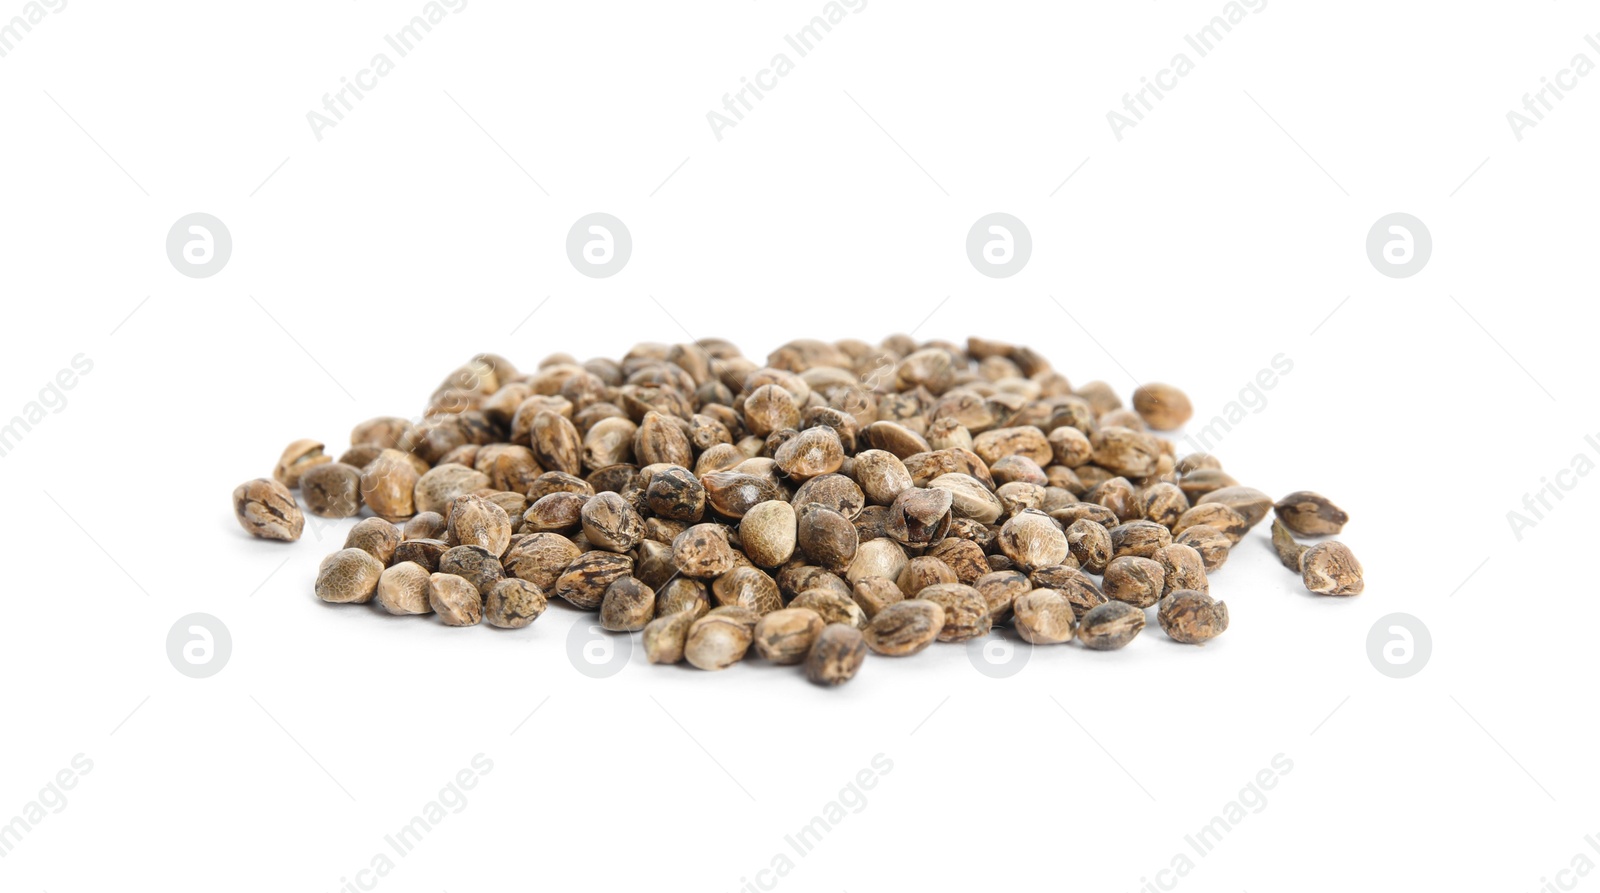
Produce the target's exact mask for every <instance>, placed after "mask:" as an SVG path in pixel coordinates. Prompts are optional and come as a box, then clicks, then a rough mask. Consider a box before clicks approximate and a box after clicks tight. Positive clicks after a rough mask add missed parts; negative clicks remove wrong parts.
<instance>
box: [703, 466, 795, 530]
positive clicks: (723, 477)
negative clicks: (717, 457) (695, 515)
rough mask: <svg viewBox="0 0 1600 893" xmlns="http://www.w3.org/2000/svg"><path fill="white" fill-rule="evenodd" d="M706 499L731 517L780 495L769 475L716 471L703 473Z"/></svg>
mask: <svg viewBox="0 0 1600 893" xmlns="http://www.w3.org/2000/svg"><path fill="white" fill-rule="evenodd" d="M700 484H701V486H703V487H705V488H706V501H707V502H708V503H710V505H711V507H712V508H713V509H715V510H717V511H718V512H719V513H721V514H723V515H725V516H727V517H729V518H742V517H744V513H745V512H748V511H750V509H752V508H754V507H755V506H756V505H757V504H759V503H762V502H766V501H767V500H769V499H776V498H777V497H778V485H777V483H776V482H774V481H772V480H771V479H769V478H765V477H761V476H759V475H754V474H746V473H744V472H738V471H714V472H711V473H710V474H703V475H701V476H700Z"/></svg>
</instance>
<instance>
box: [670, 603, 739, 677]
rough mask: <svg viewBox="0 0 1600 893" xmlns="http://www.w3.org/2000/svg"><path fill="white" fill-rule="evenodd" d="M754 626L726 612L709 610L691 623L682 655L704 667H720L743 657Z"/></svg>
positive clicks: (719, 668) (730, 664) (690, 661)
mask: <svg viewBox="0 0 1600 893" xmlns="http://www.w3.org/2000/svg"><path fill="white" fill-rule="evenodd" d="M753 639H754V633H753V626H752V625H747V624H745V623H744V622H742V621H740V620H739V619H737V618H734V617H730V616H728V615H725V614H714V613H713V614H707V615H706V616H704V617H701V618H700V619H698V620H696V621H695V622H694V623H693V624H691V625H690V626H689V633H688V636H687V637H686V639H685V640H684V645H683V656H684V657H685V658H686V659H688V661H689V663H691V664H693V665H694V666H696V667H698V668H700V669H702V670H721V669H725V668H727V667H730V666H732V665H733V664H736V663H738V662H739V661H741V660H743V659H744V655H745V652H746V651H749V650H750V643H751V641H752V640H753Z"/></svg>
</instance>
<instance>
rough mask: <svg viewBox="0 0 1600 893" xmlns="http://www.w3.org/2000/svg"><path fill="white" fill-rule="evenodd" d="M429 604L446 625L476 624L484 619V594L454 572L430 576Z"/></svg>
mask: <svg viewBox="0 0 1600 893" xmlns="http://www.w3.org/2000/svg"><path fill="white" fill-rule="evenodd" d="M428 605H429V606H430V607H432V608H433V612H434V613H435V614H438V615H439V619H440V620H443V621H444V623H445V625H446V626H475V625H476V624H478V623H479V622H481V621H482V620H483V596H481V595H479V594H478V589H477V587H475V586H473V585H472V584H471V583H470V582H468V581H467V580H464V579H462V578H461V577H458V576H456V575H454V574H434V575H432V576H430V577H429V578H428Z"/></svg>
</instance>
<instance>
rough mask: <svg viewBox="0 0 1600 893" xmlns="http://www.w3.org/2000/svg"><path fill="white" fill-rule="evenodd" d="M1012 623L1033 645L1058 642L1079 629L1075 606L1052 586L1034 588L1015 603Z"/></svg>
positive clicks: (1068, 638) (1070, 636)
mask: <svg viewBox="0 0 1600 893" xmlns="http://www.w3.org/2000/svg"><path fill="white" fill-rule="evenodd" d="M1012 612H1013V613H1012V618H1011V624H1012V626H1014V627H1015V628H1016V630H1017V635H1019V636H1021V637H1022V639H1023V641H1025V642H1027V643H1029V644H1031V645H1058V644H1060V643H1062V642H1067V641H1070V640H1071V639H1072V636H1073V634H1074V633H1075V632H1077V629H1078V622H1077V618H1076V617H1075V616H1074V613H1073V609H1072V605H1071V604H1070V603H1069V602H1068V601H1067V599H1066V598H1065V597H1064V596H1063V595H1062V594H1061V593H1059V592H1056V591H1055V590H1053V589H1035V590H1033V591H1032V592H1029V593H1027V594H1026V595H1024V596H1022V597H1021V598H1019V599H1017V600H1016V602H1015V603H1014V604H1013V605H1012Z"/></svg>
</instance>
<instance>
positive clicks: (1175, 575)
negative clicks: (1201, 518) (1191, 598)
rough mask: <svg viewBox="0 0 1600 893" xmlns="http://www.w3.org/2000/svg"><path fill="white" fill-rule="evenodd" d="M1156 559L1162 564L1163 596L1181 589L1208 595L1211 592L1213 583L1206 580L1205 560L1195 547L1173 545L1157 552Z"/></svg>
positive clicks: (1179, 544) (1180, 544)
mask: <svg viewBox="0 0 1600 893" xmlns="http://www.w3.org/2000/svg"><path fill="white" fill-rule="evenodd" d="M1154 557H1155V560H1156V561H1158V562H1160V563H1161V594H1162V595H1163V596H1167V595H1171V594H1172V593H1174V592H1177V591H1179V590H1181V589H1192V590H1194V591H1195V592H1206V593H1209V592H1210V591H1211V582H1210V581H1209V580H1207V579H1206V566H1205V560H1204V559H1202V558H1201V557H1200V553H1199V552H1197V551H1195V549H1194V547H1192V546H1186V545H1184V544H1182V543H1173V544H1172V545H1170V546H1167V547H1166V548H1164V549H1162V550H1160V551H1158V552H1156V553H1155V556H1154Z"/></svg>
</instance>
